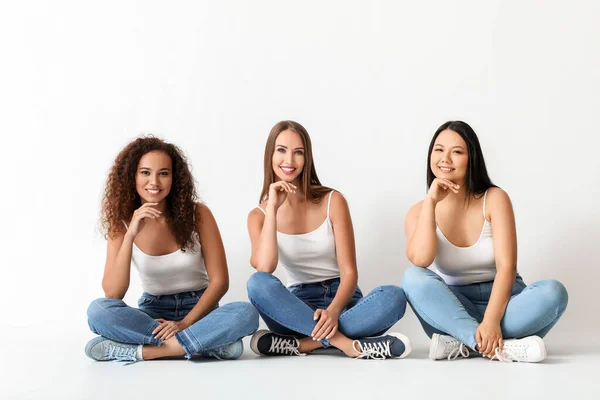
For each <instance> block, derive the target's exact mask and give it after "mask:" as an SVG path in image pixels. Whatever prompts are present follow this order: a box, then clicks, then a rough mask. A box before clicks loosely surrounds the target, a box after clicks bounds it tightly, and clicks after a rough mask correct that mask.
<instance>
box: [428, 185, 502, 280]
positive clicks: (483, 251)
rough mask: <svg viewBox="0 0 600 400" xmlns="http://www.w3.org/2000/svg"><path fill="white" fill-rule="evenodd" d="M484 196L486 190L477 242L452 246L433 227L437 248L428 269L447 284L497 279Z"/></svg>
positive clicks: (437, 227)
mask: <svg viewBox="0 0 600 400" xmlns="http://www.w3.org/2000/svg"><path fill="white" fill-rule="evenodd" d="M486 197H487V191H486V192H485V194H484V195H483V229H482V230H481V234H480V235H479V240H478V241H477V243H475V244H474V245H473V246H469V247H458V246H455V245H453V244H452V243H450V241H449V240H448V239H447V238H446V236H444V234H443V233H442V231H441V230H440V228H439V226H437V224H436V230H435V231H436V234H437V239H438V248H437V253H436V255H435V260H433V263H432V265H431V269H432V270H433V271H435V272H436V273H437V274H438V275H439V276H441V277H442V279H444V282H446V284H448V285H457V286H460V285H470V284H472V283H480V282H489V281H493V280H494V278H495V277H496V259H495V258H494V242H493V239H492V225H491V224H490V222H489V221H488V220H487V218H486V217H485V199H486Z"/></svg>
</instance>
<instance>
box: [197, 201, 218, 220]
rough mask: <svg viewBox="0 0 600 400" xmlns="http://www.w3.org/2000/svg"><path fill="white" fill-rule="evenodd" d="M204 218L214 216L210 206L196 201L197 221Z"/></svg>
mask: <svg viewBox="0 0 600 400" xmlns="http://www.w3.org/2000/svg"><path fill="white" fill-rule="evenodd" d="M204 218H214V217H213V214H212V212H211V211H210V208H208V206H207V205H206V204H204V203H196V221H198V222H200V221H202V220H203V219H204Z"/></svg>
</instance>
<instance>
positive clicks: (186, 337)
mask: <svg viewBox="0 0 600 400" xmlns="http://www.w3.org/2000/svg"><path fill="white" fill-rule="evenodd" d="M188 329H189V328H188ZM188 329H184V330H182V331H181V332H177V333H176V334H175V338H176V339H177V341H178V342H179V344H180V345H181V347H182V348H183V350H184V351H185V358H187V359H188V360H189V359H190V358H192V356H193V355H194V354H197V353H201V352H202V351H203V350H204V346H202V343H200V341H199V340H198V338H197V337H196V336H194V335H193V334H192V333H191V332H188ZM188 342H189V343H188ZM195 344H197V346H195V347H198V348H199V350H198V351H196V352H192V349H191V348H190V347H192V346H194V345H195Z"/></svg>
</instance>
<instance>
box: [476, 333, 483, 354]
mask: <svg viewBox="0 0 600 400" xmlns="http://www.w3.org/2000/svg"><path fill="white" fill-rule="evenodd" d="M481 340H482V339H481V331H480V330H479V329H477V331H476V332H475V341H476V342H477V351H478V352H480V353H481Z"/></svg>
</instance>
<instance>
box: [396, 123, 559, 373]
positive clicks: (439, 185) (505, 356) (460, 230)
mask: <svg viewBox="0 0 600 400" xmlns="http://www.w3.org/2000/svg"><path fill="white" fill-rule="evenodd" d="M427 187H428V188H429V189H428V192H427V195H426V196H425V199H424V200H422V201H420V202H418V203H417V204H415V205H414V206H413V207H412V208H411V209H410V210H409V211H408V214H407V216H406V220H405V232H406V244H407V247H406V254H407V256H408V259H409V260H410V261H411V262H412V264H413V265H414V267H411V268H409V269H408V270H406V272H405V274H404V277H403V280H402V287H403V289H404V291H405V292H406V296H407V298H408V301H409V303H410V305H411V307H412V308H413V310H414V312H415V314H416V315H417V317H418V318H419V320H420V321H421V324H422V326H423V328H424V330H425V332H426V333H427V335H428V336H429V337H430V338H431V344H430V349H429V357H430V358H431V359H434V360H440V359H445V358H447V359H449V360H452V359H456V358H457V357H459V356H460V357H469V356H470V355H476V354H477V353H480V354H482V355H484V356H486V357H489V358H490V359H498V360H501V361H521V362H539V361H542V360H543V359H544V358H545V357H546V348H545V345H544V342H543V340H542V338H543V337H544V336H545V335H546V334H547V333H548V331H549V330H550V329H551V328H552V327H553V326H554V324H556V322H557V321H558V319H559V318H560V316H561V315H562V314H563V312H564V311H565V309H566V307H567V301H568V296H567V291H566V290H565V288H564V286H563V285H562V284H561V283H560V282H557V281H554V280H546V281H540V282H535V283H533V284H531V285H529V286H527V285H525V283H524V282H523V279H522V278H521V275H520V274H519V273H518V271H517V234H516V227H515V216H514V213H513V209H512V205H511V202H510V198H509V197H508V194H506V192H504V191H503V190H502V189H500V188H499V187H497V186H496V185H494V184H493V183H492V181H491V180H490V178H489V176H488V173H487V169H486V166H485V161H484V159H483V152H482V150H481V146H480V144H479V140H478V139H477V135H476V134H475V132H474V131H473V129H472V128H471V127H470V126H469V125H468V124H466V123H465V122H462V121H450V122H446V123H445V124H443V125H442V126H440V127H439V129H438V130H437V131H436V132H435V134H434V135H433V138H432V139H431V144H430V145H429V152H428V155H427ZM428 267H429V269H428Z"/></svg>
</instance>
